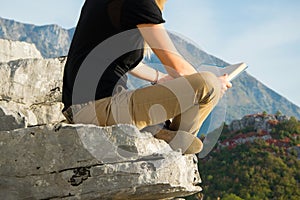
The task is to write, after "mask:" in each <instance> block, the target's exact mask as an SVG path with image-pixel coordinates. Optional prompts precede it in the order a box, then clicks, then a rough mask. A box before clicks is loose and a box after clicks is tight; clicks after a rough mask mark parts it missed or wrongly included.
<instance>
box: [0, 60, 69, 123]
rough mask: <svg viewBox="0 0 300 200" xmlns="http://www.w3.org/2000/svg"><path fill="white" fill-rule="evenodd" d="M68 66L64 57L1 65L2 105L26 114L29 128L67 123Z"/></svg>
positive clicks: (0, 103) (0, 98)
mask: <svg viewBox="0 0 300 200" xmlns="http://www.w3.org/2000/svg"><path fill="white" fill-rule="evenodd" d="M64 64H65V59H63V58H55V59H25V60H15V61H10V62H8V63H0V77H1V79H0V85H1V88H0V106H2V107H5V108H7V109H9V110H12V111H16V112H19V113H22V114H23V115H24V116H25V117H26V118H27V121H28V125H29V126H34V125H38V124H49V123H55V122H59V121H61V120H63V119H64V117H63V115H62V113H61V110H62V108H63V105H62V103H61V92H62V78H63V67H64Z"/></svg>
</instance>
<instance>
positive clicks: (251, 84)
mask: <svg viewBox="0 0 300 200" xmlns="http://www.w3.org/2000/svg"><path fill="white" fill-rule="evenodd" d="M73 34H74V29H69V30H66V29H63V28H61V27H59V26H57V25H45V26H34V25H30V24H23V23H19V22H16V21H13V20H7V19H3V18H0V38H4V39H10V40H18V41H26V42H29V43H34V44H35V45H36V47H37V49H38V50H39V51H40V52H41V53H42V55H43V57H45V58H50V57H59V56H64V55H67V52H68V48H69V45H70V42H71V38H72V36H73ZM171 38H172V40H173V41H174V43H175V45H176V47H177V48H178V49H179V51H180V52H181V53H182V54H183V55H184V56H185V57H186V59H187V60H189V61H190V62H191V63H192V64H193V65H194V66H199V65H201V64H203V63H205V64H214V65H217V66H225V65H227V64H228V63H226V62H225V61H223V60H221V59H219V58H216V57H215V56H212V55H209V54H207V53H206V52H205V51H203V50H201V49H199V48H198V47H196V46H195V45H194V44H193V43H192V42H190V41H187V40H186V39H183V38H181V37H178V36H176V35H174V34H171ZM242 59H243V58H241V61H242ZM149 62H151V63H157V62H158V60H157V58H154V57H153V58H151V60H150V61H149ZM250 67H251V66H250ZM233 85H234V87H233V88H232V89H230V90H229V91H228V94H227V103H226V104H227V114H226V121H227V122H230V121H231V120H233V119H238V118H241V117H243V116H244V115H246V114H248V113H253V112H261V111H266V112H268V113H276V112H277V111H278V110H280V111H281V112H282V113H284V114H286V115H291V116H296V117H297V118H300V108H299V107H297V106H296V105H295V104H293V103H291V102H290V101H288V100H287V99H286V98H284V97H282V96H281V95H279V94H278V93H276V92H275V91H273V90H271V89H270V88H268V87H266V86H265V85H263V84H262V83H261V82H259V81H258V80H257V79H255V78H254V77H252V76H251V75H249V74H248V73H246V72H245V73H244V74H242V75H241V76H239V77H238V78H237V79H236V80H234V81H233Z"/></svg>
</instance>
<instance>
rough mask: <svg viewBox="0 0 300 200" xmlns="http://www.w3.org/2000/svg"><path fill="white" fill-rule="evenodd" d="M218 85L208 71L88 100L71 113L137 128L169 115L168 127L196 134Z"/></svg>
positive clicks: (216, 96)
mask: <svg viewBox="0 0 300 200" xmlns="http://www.w3.org/2000/svg"><path fill="white" fill-rule="evenodd" d="M220 89H221V86H220V82H219V80H218V79H217V77H216V76H215V75H213V74H212V73H209V72H203V73H196V74H192V75H189V76H184V77H180V78H177V79H174V80H170V81H167V82H165V83H162V84H157V85H154V86H149V87H145V88H141V89H136V90H134V91H123V92H120V93H118V94H116V95H113V97H108V98H104V99H100V100H97V101H94V102H90V103H89V104H88V105H87V106H85V107H83V108H82V109H81V110H79V112H77V113H75V115H74V122H75V123H85V124H95V125H98V126H110V125H114V124H120V123H122V124H133V125H135V126H137V128H138V129H143V128H144V127H147V126H150V125H155V124H159V123H163V122H164V121H166V120H168V119H172V123H171V125H170V130H174V131H177V130H183V131H187V132H189V133H192V134H194V135H195V134H197V132H198V130H199V128H200V127H201V125H202V123H203V121H204V120H205V119H206V117H207V116H208V114H209V113H210V112H211V111H212V109H213V108H214V106H215V105H216V104H217V102H218V101H219V99H220V95H221V92H220Z"/></svg>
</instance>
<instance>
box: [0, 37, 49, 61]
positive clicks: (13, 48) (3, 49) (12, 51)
mask: <svg viewBox="0 0 300 200" xmlns="http://www.w3.org/2000/svg"><path fill="white" fill-rule="evenodd" d="M25 58H43V57H42V55H41V53H40V52H39V50H37V48H36V46H35V45H34V44H30V43H27V42H20V41H12V40H4V39H0V62H8V61H11V60H17V59H25Z"/></svg>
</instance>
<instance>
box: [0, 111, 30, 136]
mask: <svg viewBox="0 0 300 200" xmlns="http://www.w3.org/2000/svg"><path fill="white" fill-rule="evenodd" d="M26 125H27V122H26V118H25V117H24V116H22V114H20V113H19V112H13V111H10V110H7V109H5V108H3V107H1V106H0V131H10V130H14V129H18V128H25V127H26Z"/></svg>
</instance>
